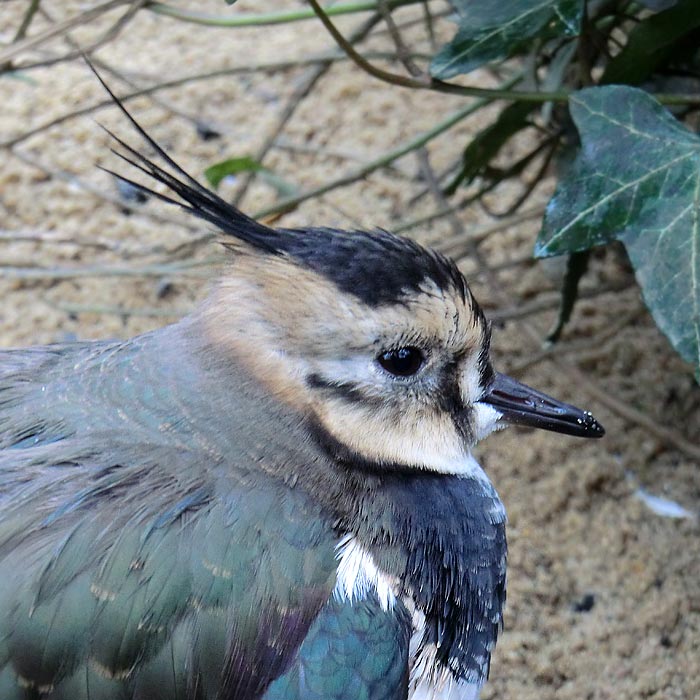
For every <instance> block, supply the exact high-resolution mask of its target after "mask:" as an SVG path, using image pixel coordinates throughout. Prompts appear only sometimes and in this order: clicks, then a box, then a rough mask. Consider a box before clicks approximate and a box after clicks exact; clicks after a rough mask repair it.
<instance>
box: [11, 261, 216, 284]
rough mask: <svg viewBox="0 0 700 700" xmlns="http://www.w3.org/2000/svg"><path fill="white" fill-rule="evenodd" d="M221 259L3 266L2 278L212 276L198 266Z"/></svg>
mask: <svg viewBox="0 0 700 700" xmlns="http://www.w3.org/2000/svg"><path fill="white" fill-rule="evenodd" d="M221 262H222V259H221V258H206V259H203V260H187V261H182V262H173V263H156V264H153V265H142V266H141V267H135V266H133V265H81V266H80V267H17V266H14V265H2V266H0V279H11V280H47V281H49V280H70V279H78V278H81V277H169V276H173V275H187V276H188V277H202V278H210V277H211V274H210V273H205V272H199V273H198V272H196V271H195V268H198V267H208V266H210V265H220V264H221Z"/></svg>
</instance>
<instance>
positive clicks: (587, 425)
mask: <svg viewBox="0 0 700 700" xmlns="http://www.w3.org/2000/svg"><path fill="white" fill-rule="evenodd" d="M481 402H482V403H485V404H488V405H489V406H493V407H494V408H495V409H496V410H497V411H498V412H499V413H501V414H502V420H504V421H505V422H507V423H513V424H514V425H528V426H530V427H532V428H542V429H544V430H553V431H554V432H556V433H565V434H566V435H575V436H576V437H585V438H599V437H603V435H605V429H604V428H603V426H602V425H601V424H600V423H598V421H597V420H596V419H595V418H594V417H593V416H592V415H591V414H590V413H589V412H588V411H582V410H581V409H580V408H576V406H571V405H570V404H568V403H564V402H562V401H557V400H556V399H553V398H552V397H551V396H547V394H543V393H541V392H539V391H537V390H535V389H532V388H530V387H529V386H527V385H526V384H521V383H520V382H518V381H516V380H515V379H512V378H511V377H509V376H508V375H506V374H500V373H499V372H496V379H495V380H494V382H493V384H492V386H491V390H490V391H489V392H488V394H486V396H484V397H483V398H482V399H481Z"/></svg>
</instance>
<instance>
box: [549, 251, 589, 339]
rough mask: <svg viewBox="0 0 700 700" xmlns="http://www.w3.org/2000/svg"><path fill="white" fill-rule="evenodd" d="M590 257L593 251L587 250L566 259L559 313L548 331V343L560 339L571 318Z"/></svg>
mask: <svg viewBox="0 0 700 700" xmlns="http://www.w3.org/2000/svg"><path fill="white" fill-rule="evenodd" d="M590 257H591V252H590V251H589V250H586V251H584V252H583V253H572V254H571V255H569V257H568V259H567V261H566V272H565V273H564V279H563V280H562V284H561V303H560V304H559V313H558V314H557V320H556V321H555V322H554V326H553V327H552V330H551V331H549V333H547V342H548V343H556V342H557V341H558V340H559V337H560V336H561V334H562V331H563V330H564V326H566V324H567V323H568V322H569V319H570V318H571V312H572V311H573V310H574V305H575V304H576V299H578V285H579V282H580V281H581V278H582V277H583V276H584V275H585V274H586V270H588V260H589V258H590Z"/></svg>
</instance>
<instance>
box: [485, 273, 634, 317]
mask: <svg viewBox="0 0 700 700" xmlns="http://www.w3.org/2000/svg"><path fill="white" fill-rule="evenodd" d="M632 286H634V281H633V280H622V281H620V282H611V283H610V284H601V285H599V286H597V287H593V288H588V287H587V288H584V289H580V290H579V292H578V298H579V299H595V298H596V297H599V296H602V295H603V294H611V293H619V292H624V291H625V290H626V289H629V288H630V287H632ZM560 304H561V294H560V293H559V292H544V293H543V294H541V295H539V296H538V297H536V298H535V299H533V300H532V301H527V302H525V303H523V304H519V305H518V306H508V307H506V308H500V309H498V308H497V309H489V310H488V316H489V318H490V319H492V320H494V321H512V320H515V319H521V318H526V317H527V316H534V315H536V314H541V313H544V312H545V311H553V310H554V309H557V308H558V307H559V305H560Z"/></svg>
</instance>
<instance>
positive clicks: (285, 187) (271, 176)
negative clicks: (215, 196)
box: [204, 156, 297, 197]
mask: <svg viewBox="0 0 700 700" xmlns="http://www.w3.org/2000/svg"><path fill="white" fill-rule="evenodd" d="M243 172H254V173H258V174H259V176H260V178H261V179H263V180H264V181H265V182H266V183H267V184H268V185H270V186H271V187H273V188H274V189H275V190H276V191H277V194H278V195H280V196H281V197H291V196H293V195H295V194H297V188H296V187H295V186H294V185H292V184H291V183H289V182H287V181H286V180H284V179H283V178H281V177H280V176H279V175H277V174H275V173H274V172H272V170H270V169H269V168H266V167H265V166H264V165H263V164H262V163H260V162H259V161H257V160H255V158H251V157H250V156H240V157H238V158H228V159H227V160H222V161H221V162H220V163H215V164H214V165H211V166H209V167H208V168H207V169H206V170H205V171H204V177H206V178H207V181H208V182H209V184H210V185H211V186H212V187H213V188H214V189H217V188H218V186H219V185H220V184H221V181H222V180H223V179H224V178H225V177H228V176H229V175H238V174H239V173H243Z"/></svg>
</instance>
